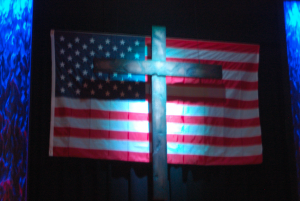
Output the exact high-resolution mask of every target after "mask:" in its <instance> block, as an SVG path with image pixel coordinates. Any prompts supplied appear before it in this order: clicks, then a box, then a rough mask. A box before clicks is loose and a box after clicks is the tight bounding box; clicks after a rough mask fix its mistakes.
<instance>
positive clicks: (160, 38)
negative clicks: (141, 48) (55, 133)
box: [94, 26, 222, 200]
mask: <svg viewBox="0 0 300 201" xmlns="http://www.w3.org/2000/svg"><path fill="white" fill-rule="evenodd" d="M151 44H152V60H147V61H136V60H107V59H99V58H96V57H95V58H94V72H97V73H102V72H107V73H127V74H139V75H151V92H152V93H151V101H152V111H151V112H152V163H153V199H154V200H167V199H168V178H167V175H168V173H167V171H168V169H167V146H166V144H167V141H166V99H167V87H166V76H179V77H194V78H213V79H222V66H218V65H207V64H195V63H182V62H166V28H165V27H158V26H153V27H152V43H151Z"/></svg>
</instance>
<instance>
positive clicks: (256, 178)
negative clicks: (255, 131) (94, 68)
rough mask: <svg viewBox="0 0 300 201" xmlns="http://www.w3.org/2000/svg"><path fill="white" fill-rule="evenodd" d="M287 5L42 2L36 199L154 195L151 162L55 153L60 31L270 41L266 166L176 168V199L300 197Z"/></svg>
mask: <svg viewBox="0 0 300 201" xmlns="http://www.w3.org/2000/svg"><path fill="white" fill-rule="evenodd" d="M282 7H283V6H282V1H280V0H278V1H276V0H242V1H238V0H227V1H223V0H209V1H201V0H199V1H180V0H172V1H152V0H143V1H140V0H131V1H121V0H120V1H114V0H110V1H100V0H97V1H96V0H89V1H87V0H72V1H61V0H52V1H44V0H34V7H33V9H34V10H33V42H32V43H33V46H32V47H33V49H32V74H31V105H30V107H31V110H30V132H29V172H28V200H151V198H152V187H151V186H152V184H151V181H152V170H151V164H144V163H128V162H118V161H104V160H92V159H79V158H52V157H49V156H48V146H49V129H50V97H51V96H50V92H51V47H50V30H51V29H56V30H72V31H85V32H106V33H124V34H135V35H151V27H152V25H163V26H166V28H167V37H178V38H192V39H203V40H218V41H228V42H241V43H254V44H259V45H260V64H259V107H260V120H261V129H262V141H263V163H262V164H261V165H247V166H191V165H169V167H168V170H169V171H168V172H169V175H168V178H169V188H170V194H169V199H170V200H297V191H296V172H295V161H294V155H293V154H294V152H293V141H292V139H293V133H292V123H291V119H290V117H291V112H290V105H289V101H290V99H289V85H288V71H287V66H286V56H284V55H285V49H284V44H285V43H284V39H285V38H284V21H283V13H282V9H283V8H282Z"/></svg>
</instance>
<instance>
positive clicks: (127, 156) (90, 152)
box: [53, 147, 150, 163]
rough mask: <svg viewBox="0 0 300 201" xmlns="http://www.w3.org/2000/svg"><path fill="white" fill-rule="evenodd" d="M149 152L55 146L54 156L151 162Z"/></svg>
mask: <svg viewBox="0 0 300 201" xmlns="http://www.w3.org/2000/svg"><path fill="white" fill-rule="evenodd" d="M149 155H150V154H149V153H137V152H125V151H111V150H95V149H79V148H63V147H53V156H61V157H79V158H93V159H105V160H120V161H132V162H145V163H148V162H150V157H149Z"/></svg>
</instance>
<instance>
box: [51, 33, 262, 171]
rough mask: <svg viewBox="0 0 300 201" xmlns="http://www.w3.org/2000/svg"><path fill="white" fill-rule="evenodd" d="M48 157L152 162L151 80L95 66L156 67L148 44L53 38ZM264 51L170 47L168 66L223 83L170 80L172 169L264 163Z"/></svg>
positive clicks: (96, 37) (210, 45)
mask: <svg viewBox="0 0 300 201" xmlns="http://www.w3.org/2000/svg"><path fill="white" fill-rule="evenodd" d="M51 42H52V95H51V97H52V101H51V126H50V147H49V155H50V156H62V157H85V158H95V159H109V160H122V161H135V162H150V160H151V159H150V158H151V157H150V154H151V143H150V141H149V140H150V139H151V137H149V136H150V135H151V122H150V120H151V117H150V115H151V114H150V111H151V110H150V107H151V103H150V102H151V101H150V100H149V94H150V90H149V84H150V83H149V81H148V80H149V79H148V77H147V76H144V75H132V74H117V73H113V74H106V73H104V72H97V73H94V72H93V58H94V57H98V58H110V59H130V60H144V59H151V48H149V47H151V38H150V37H139V36H126V35H108V34H90V33H78V32H63V31H51ZM258 59H259V46H258V45H247V44H235V43H223V42H208V41H195V40H182V39H167V61H180V62H194V63H199V62H200V63H205V64H217V65H222V68H223V78H222V80H213V79H196V78H181V77H167V79H166V80H167V84H168V85H167V154H168V163H172V164H195V165H235V164H257V163H261V162H262V144H261V129H260V121H259V110H258V76H257V73H258Z"/></svg>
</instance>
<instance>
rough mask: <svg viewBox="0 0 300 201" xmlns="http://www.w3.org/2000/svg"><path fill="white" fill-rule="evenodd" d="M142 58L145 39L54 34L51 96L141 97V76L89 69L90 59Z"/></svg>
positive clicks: (143, 96) (143, 85)
mask: <svg viewBox="0 0 300 201" xmlns="http://www.w3.org/2000/svg"><path fill="white" fill-rule="evenodd" d="M94 57H97V58H107V59H127V60H144V59H145V38H144V37H136V36H115V35H99V34H85V33H70V32H56V33H55V64H56V86H55V95H56V96H57V97H59V96H65V97H73V98H75V97H77V98H99V99H144V98H145V76H144V75H132V74H117V73H114V74H107V73H102V72H98V73H94V72H93V68H94V66H93V58H94Z"/></svg>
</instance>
